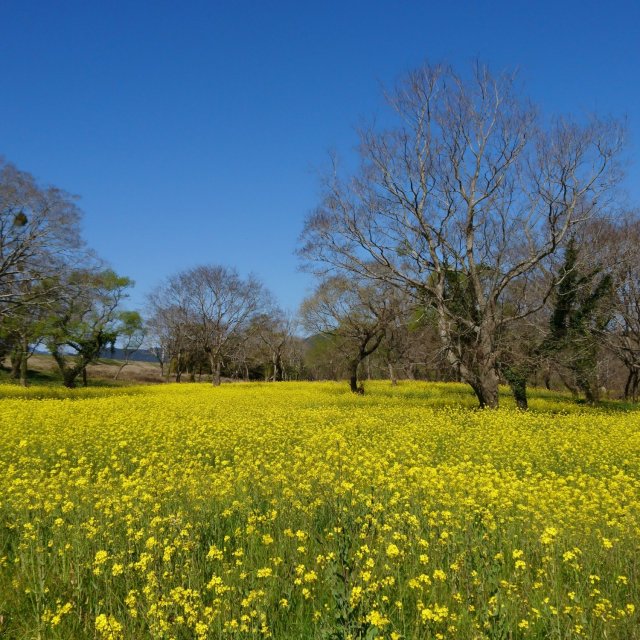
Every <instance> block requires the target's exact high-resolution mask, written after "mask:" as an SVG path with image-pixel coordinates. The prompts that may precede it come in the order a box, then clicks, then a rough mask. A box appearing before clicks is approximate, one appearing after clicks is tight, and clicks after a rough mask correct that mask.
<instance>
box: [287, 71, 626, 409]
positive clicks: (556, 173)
mask: <svg viewBox="0 0 640 640" xmlns="http://www.w3.org/2000/svg"><path fill="white" fill-rule="evenodd" d="M388 100H389V104H390V105H391V107H392V108H393V109H394V111H395V115H396V117H397V122H398V124H397V126H396V127H395V128H392V129H389V130H386V131H378V130H377V129H376V128H375V127H369V128H366V129H364V130H362V131H361V135H360V156H361V161H362V162H361V167H360V169H359V170H358V171H357V172H356V173H355V175H353V176H351V177H348V176H347V177H341V176H339V175H338V171H337V165H336V164H334V169H333V172H332V173H331V175H330V176H329V177H328V178H327V180H326V183H325V191H324V196H323V198H322V201H321V204H320V205H319V207H318V208H317V210H315V211H314V212H313V213H312V214H311V215H309V216H308V218H307V220H306V224H305V227H304V231H303V234H302V242H303V245H302V248H301V250H300V253H301V255H302V257H303V259H305V261H306V265H307V268H309V269H312V270H314V271H316V272H327V271H328V270H339V271H342V272H343V273H350V274H355V275H357V276H358V277H365V278H369V279H370V280H372V281H383V280H384V281H385V282H389V283H392V284H394V285H396V286H397V287H399V288H401V289H403V290H406V291H409V292H411V293H412V294H413V295H414V296H415V297H416V299H417V300H418V301H419V302H420V303H422V304H425V305H429V306H430V307H431V308H432V309H433V310H434V312H435V314H436V316H437V327H438V333H439V336H440V339H441V341H442V345H443V349H444V351H445V353H446V357H447V359H448V361H449V363H450V364H451V366H452V367H454V369H456V370H458V371H459V372H460V375H461V377H462V379H463V380H464V381H466V382H467V383H469V384H470V385H471V386H472V388H473V390H474V392H475V393H476V395H477V398H478V401H479V403H480V406H483V407H485V406H487V407H496V406H497V405H498V381H499V376H498V367H497V361H496V354H497V349H496V338H497V336H498V334H499V333H500V331H501V328H502V327H503V326H504V325H506V324H507V323H512V322H514V321H517V320H519V319H522V318H524V317H526V316H527V315H528V314H530V313H532V312H533V311H534V310H535V309H537V308H539V306H540V305H541V304H542V301H541V300H540V297H539V296H537V295H536V296H533V295H531V291H530V289H529V287H528V286H527V283H528V281H529V280H530V279H531V278H533V277H534V276H535V274H536V271H537V270H538V269H539V268H540V267H541V266H543V265H544V264H545V261H546V260H547V259H548V258H549V257H550V256H552V255H553V254H554V253H555V252H556V251H557V249H558V247H559V246H561V245H562V243H563V241H564V240H565V238H566V237H567V235H568V234H569V233H570V232H571V231H572V229H574V227H575V226H576V225H578V224H580V223H581V222H582V221H584V220H587V219H589V218H590V217H592V216H594V215H596V214H598V213H599V212H600V211H602V210H603V209H604V208H606V206H607V204H608V199H609V197H610V196H611V194H612V190H613V187H614V185H615V184H616V182H617V181H618V179H619V169H618V165H617V163H616V158H617V155H618V152H619V150H620V148H621V144H622V134H623V132H622V130H621V126H620V125H619V124H618V123H616V122H613V121H602V120H597V119H595V118H594V119H592V120H590V121H589V122H588V123H586V124H579V123H577V122H573V121H570V120H568V119H556V120H554V121H552V122H549V123H547V121H543V120H541V118H539V117H538V115H537V114H536V111H535V110H534V109H533V108H532V107H531V106H530V104H529V103H528V102H527V101H526V100H524V99H521V98H520V97H519V96H518V92H517V87H516V84H515V80H514V78H513V77H512V76H510V75H506V74H503V75H498V76H494V75H492V74H491V73H490V72H489V71H488V69H487V68H486V67H484V66H482V65H480V64H478V65H476V67H475V68H474V72H473V75H472V77H471V79H470V80H469V81H465V80H463V79H462V78H461V77H460V76H459V75H457V74H456V73H455V72H454V71H453V70H452V69H451V68H450V67H448V66H444V65H442V66H429V65H427V66H424V67H422V68H420V69H418V70H417V71H415V72H413V73H410V74H409V75H408V76H406V77H405V79H404V80H403V81H402V82H401V83H400V84H399V85H398V86H397V88H396V89H395V90H394V91H393V92H392V93H391V94H390V95H389V97H388ZM508 290H511V291H512V295H511V299H510V304H509V305H505V304H504V298H505V294H506V292H507V291H508ZM516 290H517V291H518V292H519V295H518V298H517V299H515V297H514V295H513V292H515V291H516ZM514 301H515V304H514Z"/></svg>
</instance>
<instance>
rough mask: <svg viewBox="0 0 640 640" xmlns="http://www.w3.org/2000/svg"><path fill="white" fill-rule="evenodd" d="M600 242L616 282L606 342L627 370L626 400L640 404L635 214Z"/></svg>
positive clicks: (639, 226)
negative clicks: (611, 319) (611, 317)
mask: <svg viewBox="0 0 640 640" xmlns="http://www.w3.org/2000/svg"><path fill="white" fill-rule="evenodd" d="M606 231H607V233H606V238H605V241H604V242H600V246H603V245H604V247H605V251H607V253H608V255H609V263H610V269H611V270H612V272H613V278H614V283H615V296H614V300H615V303H614V309H613V314H612V315H613V321H612V326H611V328H610V331H609V332H608V334H607V336H606V342H607V344H608V346H609V348H610V349H611V351H612V352H613V353H614V354H615V355H616V356H617V357H618V358H619V359H620V360H621V362H622V363H623V364H624V366H625V368H626V369H627V379H626V383H625V387H624V397H625V399H626V400H632V401H633V402H638V390H639V387H640V219H639V218H638V216H637V214H636V213H635V212H631V213H628V214H626V215H624V216H621V219H620V220H619V221H618V223H617V224H615V225H608V228H607V229H606Z"/></svg>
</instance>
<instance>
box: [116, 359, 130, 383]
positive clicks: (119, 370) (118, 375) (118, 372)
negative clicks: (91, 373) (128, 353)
mask: <svg viewBox="0 0 640 640" xmlns="http://www.w3.org/2000/svg"><path fill="white" fill-rule="evenodd" d="M128 364H129V363H128V362H124V363H122V364H121V365H120V366H119V367H118V370H117V371H116V375H115V376H113V379H114V380H117V379H118V378H119V377H120V374H121V373H122V370H123V369H124V368H125V367H126V366H127V365H128Z"/></svg>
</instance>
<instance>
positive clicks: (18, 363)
mask: <svg viewBox="0 0 640 640" xmlns="http://www.w3.org/2000/svg"><path fill="white" fill-rule="evenodd" d="M23 355H24V354H23V353H22V352H21V351H14V352H13V353H12V354H11V378H13V380H18V379H19V378H20V368H21V367H22V359H23Z"/></svg>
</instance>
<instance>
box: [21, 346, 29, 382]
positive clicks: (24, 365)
mask: <svg viewBox="0 0 640 640" xmlns="http://www.w3.org/2000/svg"><path fill="white" fill-rule="evenodd" d="M28 348H29V346H28V345H27V347H26V348H25V349H24V350H23V352H22V358H21V359H20V384H21V385H22V386H23V387H26V386H27V384H28V383H27V374H28V373H29V366H28V365H29V358H28V357H27V349H28Z"/></svg>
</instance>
